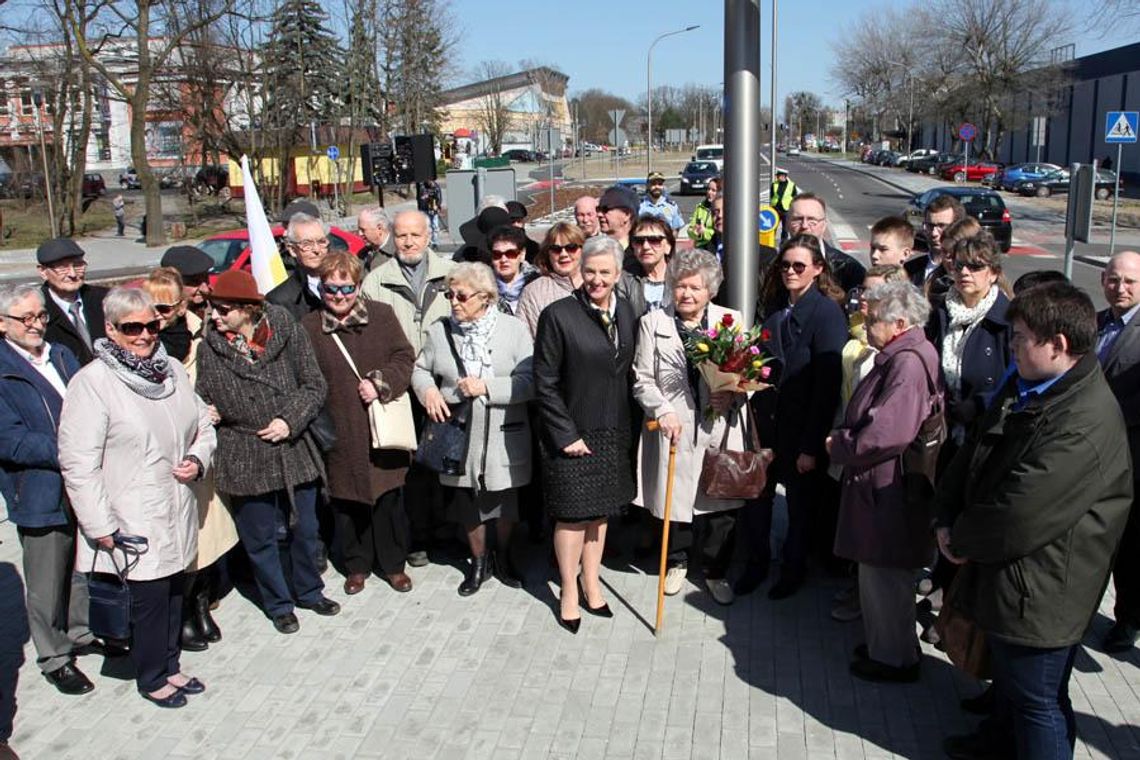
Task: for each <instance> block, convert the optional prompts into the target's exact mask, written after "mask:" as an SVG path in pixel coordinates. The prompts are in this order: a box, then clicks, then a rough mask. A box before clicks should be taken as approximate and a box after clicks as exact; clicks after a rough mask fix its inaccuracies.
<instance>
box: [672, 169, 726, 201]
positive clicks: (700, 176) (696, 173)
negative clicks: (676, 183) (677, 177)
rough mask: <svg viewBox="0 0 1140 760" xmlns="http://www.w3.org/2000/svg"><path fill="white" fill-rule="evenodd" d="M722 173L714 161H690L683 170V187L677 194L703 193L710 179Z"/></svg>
mask: <svg viewBox="0 0 1140 760" xmlns="http://www.w3.org/2000/svg"><path fill="white" fill-rule="evenodd" d="M719 175H720V169H718V168H717V166H716V164H715V163H713V162H712V161H690V162H689V163H687V164H686V165H685V168H684V170H682V172H681V189H680V190H678V191H677V195H690V194H694V193H703V192H704V191H705V190H706V189H707V188H708V186H709V180H710V179H712V178H713V177H716V176H719Z"/></svg>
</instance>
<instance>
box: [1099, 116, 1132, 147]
mask: <svg viewBox="0 0 1140 760" xmlns="http://www.w3.org/2000/svg"><path fill="white" fill-rule="evenodd" d="M1138 117H1140V112H1138V111H1109V112H1108V114H1107V115H1106V116H1105V120H1104V141H1105V142H1106V143H1108V144H1109V145H1119V144H1122V143H1134V142H1136V129H1137V123H1138V122H1140V118H1138Z"/></svg>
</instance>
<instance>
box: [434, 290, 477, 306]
mask: <svg viewBox="0 0 1140 760" xmlns="http://www.w3.org/2000/svg"><path fill="white" fill-rule="evenodd" d="M477 295H479V294H478V293H460V292H458V291H456V290H445V291H443V297H444V298H446V299H447V300H448V301H459V303H467V302H468V301H469V300H471V299H472V298H474V297H475V296H477Z"/></svg>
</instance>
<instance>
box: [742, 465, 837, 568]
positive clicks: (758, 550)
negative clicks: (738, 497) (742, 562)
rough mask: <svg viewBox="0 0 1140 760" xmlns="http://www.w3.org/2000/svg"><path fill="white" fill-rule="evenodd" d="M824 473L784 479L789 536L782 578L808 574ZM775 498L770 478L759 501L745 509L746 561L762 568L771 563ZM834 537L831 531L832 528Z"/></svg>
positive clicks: (815, 472)
mask: <svg viewBox="0 0 1140 760" xmlns="http://www.w3.org/2000/svg"><path fill="white" fill-rule="evenodd" d="M826 479H827V473H826V472H821V471H820V469H819V468H818V467H817V468H816V469H814V470H811V471H810V472H806V473H804V474H802V475H801V474H799V473H797V472H793V473H791V474H789V475H787V476H786V477H785V478H784V480H783V483H784V494H785V499H786V501H787V505H788V534H787V536H786V537H785V538H784V547H783V553H782V565H781V567H780V573H781V575H787V576H788V577H790V578H792V577H800V578H802V577H803V576H804V575H806V574H807V558H808V545H809V532H810V531H811V529H812V525H813V521H814V520H815V519H816V512H817V501H818V499H819V494H820V493H821V492H825V489H826V484H825V483H823V482H822V480H826ZM775 498H776V481H775V480H774V479H772V478H771V477H770V478H769V480H768V487H767V488H766V489H764V493H763V494H762V495H761V496H760V498H759V499H756V500H754V501H750V502H748V503H747V504H746V505H745V506H744V510H745V511H744V514H743V518H742V519H743V523H744V525H743V528H742V530H743V531H744V533H745V534H746V538H747V540H748V542H749V553H748V562H749V564H753V565H756V566H758V567H761V568H764V569H765V570H766V569H767V568H768V566H769V565H770V564H771V562H772V550H771V540H772V507H773V502H774V501H775ZM832 535H834V528H832Z"/></svg>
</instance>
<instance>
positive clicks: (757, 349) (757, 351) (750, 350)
mask: <svg viewBox="0 0 1140 760" xmlns="http://www.w3.org/2000/svg"><path fill="white" fill-rule="evenodd" d="M748 353H750V354H752V355H753V356H759V355H760V347H759V346H749V347H748Z"/></svg>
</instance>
